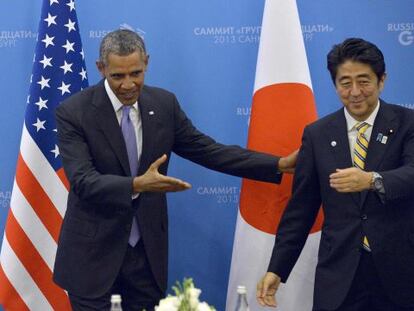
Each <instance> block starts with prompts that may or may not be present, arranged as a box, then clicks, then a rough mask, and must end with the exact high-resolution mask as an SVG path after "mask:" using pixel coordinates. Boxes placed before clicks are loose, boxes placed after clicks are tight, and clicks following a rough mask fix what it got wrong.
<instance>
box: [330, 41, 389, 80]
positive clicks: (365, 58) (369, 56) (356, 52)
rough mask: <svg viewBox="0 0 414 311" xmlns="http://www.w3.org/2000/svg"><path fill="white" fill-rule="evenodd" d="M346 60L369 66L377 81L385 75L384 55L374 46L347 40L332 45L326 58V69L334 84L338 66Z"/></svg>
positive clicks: (368, 43)
mask: <svg viewBox="0 0 414 311" xmlns="http://www.w3.org/2000/svg"><path fill="white" fill-rule="evenodd" d="M348 60H351V61H356V62H360V63H364V64H367V65H369V66H370V67H371V69H372V70H373V71H374V73H375V75H376V76H377V78H378V81H380V80H381V78H382V77H383V76H384V74H385V62H384V55H383V54H382V52H381V50H380V49H379V48H378V47H377V46H376V45H375V44H373V43H371V42H368V41H366V40H364V39H360V38H348V39H346V40H345V41H344V42H342V43H339V44H336V45H334V46H333V47H332V49H331V50H330V51H329V53H328V56H327V68H328V70H329V73H330V74H331V78H332V81H333V83H334V84H335V78H336V74H337V71H338V66H339V65H342V64H343V63H345V62H346V61H348Z"/></svg>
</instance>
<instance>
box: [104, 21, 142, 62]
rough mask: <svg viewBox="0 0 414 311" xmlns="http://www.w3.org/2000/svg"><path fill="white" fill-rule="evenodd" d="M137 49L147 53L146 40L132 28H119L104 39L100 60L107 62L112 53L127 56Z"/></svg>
mask: <svg viewBox="0 0 414 311" xmlns="http://www.w3.org/2000/svg"><path fill="white" fill-rule="evenodd" d="M136 51H140V52H141V53H143V54H144V55H147V51H146V49H145V43H144V40H143V39H142V38H141V37H140V36H139V35H138V34H137V33H136V32H134V31H132V30H128V29H118V30H115V31H112V32H110V33H108V34H107V35H106V36H105V37H104V38H103V39H102V42H101V46H100V48H99V61H101V62H102V63H104V64H106V63H107V60H108V55H109V54H111V53H113V54H116V55H119V56H127V55H130V54H132V53H134V52H136Z"/></svg>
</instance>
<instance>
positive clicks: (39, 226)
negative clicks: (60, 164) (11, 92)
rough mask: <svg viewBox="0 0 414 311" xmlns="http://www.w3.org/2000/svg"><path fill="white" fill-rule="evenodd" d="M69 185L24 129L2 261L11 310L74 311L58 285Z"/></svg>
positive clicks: (2, 291)
mask: <svg viewBox="0 0 414 311" xmlns="http://www.w3.org/2000/svg"><path fill="white" fill-rule="evenodd" d="M67 195H68V183H67V181H66V180H65V177H64V174H63V171H62V170H60V171H58V172H55V171H54V169H53V168H52V167H51V165H50V164H49V162H48V161H47V159H46V158H45V156H44V155H43V153H42V152H41V150H40V149H39V147H38V146H37V144H36V143H35V142H34V140H33V139H32V137H31V136H30V134H29V133H28V131H27V128H26V125H25V126H24V127H23V133H22V139H21V144H20V153H19V157H18V160H17V168H16V177H15V180H14V185H13V191H12V196H11V201H10V211H9V214H8V218H7V223H6V227H5V233H4V238H3V244H2V249H1V257H0V302H1V303H2V304H3V307H4V308H5V310H19V311H20V310H33V311H36V310H39V311H46V310H59V311H60V310H62V311H64V310H71V308H70V305H69V301H68V298H67V294H66V293H65V291H63V290H62V289H61V288H59V287H58V286H57V285H56V284H54V283H53V280H52V271H53V265H54V261H55V255H56V249H57V241H58V236H59V231H60V227H61V224H62V219H63V216H64V213H65V210H66V200H67Z"/></svg>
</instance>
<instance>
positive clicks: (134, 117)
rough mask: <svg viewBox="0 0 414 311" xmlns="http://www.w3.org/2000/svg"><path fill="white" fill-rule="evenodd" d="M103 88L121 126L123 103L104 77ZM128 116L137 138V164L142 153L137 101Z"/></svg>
mask: <svg viewBox="0 0 414 311" xmlns="http://www.w3.org/2000/svg"><path fill="white" fill-rule="evenodd" d="M105 90H106V93H107V94H108V96H109V99H110V100H111V103H112V106H113V107H114V111H115V114H116V118H117V119H118V123H119V125H120V126H121V118H122V107H123V104H122V103H121V102H120V100H119V99H118V97H116V95H115V94H114V92H113V91H112V89H111V87H110V86H109V83H108V81H107V80H106V79H105ZM129 117H130V118H131V121H132V124H133V125H134V129H135V137H136V138H137V148H138V165H139V161H140V159H141V154H142V122H141V114H140V112H139V106H138V102H136V103H135V104H133V105H132V108H131V110H130V111H129Z"/></svg>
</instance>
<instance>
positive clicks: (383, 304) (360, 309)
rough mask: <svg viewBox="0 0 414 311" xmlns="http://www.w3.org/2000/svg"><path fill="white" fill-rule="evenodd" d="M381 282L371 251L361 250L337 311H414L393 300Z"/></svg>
mask: <svg viewBox="0 0 414 311" xmlns="http://www.w3.org/2000/svg"><path fill="white" fill-rule="evenodd" d="M338 282H340V280H338ZM381 282H382V281H381V279H380V278H379V276H378V272H377V270H376V268H375V264H374V262H373V260H372V255H371V253H369V252H367V251H365V250H361V259H360V262H359V265H358V268H357V271H356V272H355V277H354V280H353V281H352V284H351V288H350V289H349V292H348V294H347V296H346V297H345V300H344V302H343V303H342V304H341V306H340V307H339V308H338V309H335V311H414V308H402V307H399V306H398V305H396V304H395V303H394V302H393V301H391V299H390V298H389V297H388V295H387V293H386V291H385V290H384V287H383V286H382V283H381ZM313 311H327V310H322V309H314V310H313Z"/></svg>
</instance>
